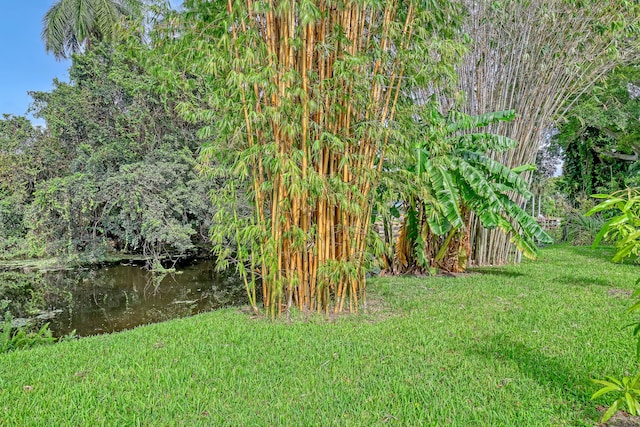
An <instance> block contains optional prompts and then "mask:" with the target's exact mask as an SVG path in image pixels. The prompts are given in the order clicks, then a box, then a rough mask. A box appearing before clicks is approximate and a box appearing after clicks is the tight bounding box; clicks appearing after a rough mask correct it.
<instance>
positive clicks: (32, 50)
mask: <svg viewBox="0 0 640 427" xmlns="http://www.w3.org/2000/svg"><path fill="white" fill-rule="evenodd" d="M3 3H5V4H4V6H3V8H2V14H1V15H0V40H3V43H2V47H1V48H0V58H2V64H1V65H0V115H1V114H4V113H9V114H15V115H23V114H25V113H26V111H27V108H28V107H29V104H30V103H31V98H30V97H29V95H28V94H27V91H31V90H33V91H48V90H51V89H52V88H53V78H54V77H58V78H59V79H60V80H68V78H69V73H68V72H67V69H68V68H69V61H56V60H55V59H54V57H53V55H51V54H47V53H46V52H45V50H44V43H43V42H42V40H41V39H40V31H41V29H42V17H43V16H44V14H45V13H46V12H47V10H48V9H49V8H50V7H51V5H53V4H54V3H55V1H53V0H20V1H6V2H3Z"/></svg>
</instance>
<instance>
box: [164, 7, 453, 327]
mask: <svg viewBox="0 0 640 427" xmlns="http://www.w3.org/2000/svg"><path fill="white" fill-rule="evenodd" d="M185 6H186V12H185V13H184V14H183V15H182V18H181V19H178V18H175V19H170V20H169V21H173V22H179V23H180V25H179V26H177V27H176V26H170V25H167V26H166V27H165V28H166V33H165V34H164V37H162V38H161V39H159V40H158V45H157V52H158V53H159V54H160V55H162V56H160V57H159V58H158V57H156V58H154V60H153V61H154V63H155V64H163V66H162V68H160V67H158V74H159V76H160V77H162V79H163V82H164V86H165V87H168V88H170V87H172V86H174V85H181V84H183V85H187V86H188V85H189V84H190V82H191V81H192V80H190V77H191V76H200V78H202V76H205V77H204V78H205V79H206V80H207V86H206V87H207V91H206V92H204V93H195V94H194V97H193V99H192V100H190V101H188V102H184V103H182V105H181V107H180V109H179V110H180V111H181V113H182V114H183V116H185V117H188V118H191V119H193V120H198V121H201V122H205V123H206V125H205V127H203V128H202V130H201V132H200V134H201V136H202V137H203V138H204V139H205V143H204V146H203V148H202V151H201V153H202V154H201V160H202V163H203V167H204V170H205V171H206V172H207V173H208V174H209V175H210V176H211V177H216V178H218V179H220V180H222V181H224V182H225V183H226V184H227V185H226V188H227V190H228V191H227V195H228V197H229V198H230V199H232V200H235V199H236V197H237V188H238V184H246V194H248V195H249V196H250V197H251V200H252V203H253V208H254V210H253V215H252V216H251V217H250V218H248V219H244V220H239V219H238V217H237V215H236V212H235V211H234V210H233V205H232V209H231V211H230V212H228V211H224V210H222V209H221V210H220V211H219V212H218V213H217V214H216V217H215V218H214V226H213V229H212V239H213V241H214V243H216V254H217V255H218V256H219V257H220V259H222V260H227V259H229V258H231V257H233V258H234V260H235V261H236V266H237V268H238V271H239V272H240V274H241V276H242V277H243V278H244V279H245V281H246V285H247V293H248V295H249V298H250V302H251V304H252V306H253V307H254V310H256V311H257V310H258V308H257V298H256V283H258V281H261V283H262V300H263V302H264V306H265V308H266V311H267V312H268V313H269V314H270V315H273V316H277V315H280V314H281V313H282V312H283V310H287V309H288V308H290V307H292V306H294V305H295V306H297V307H299V308H300V309H302V310H312V311H318V312H327V313H328V312H329V311H333V312H341V311H343V310H345V308H347V307H348V309H349V310H350V311H357V310H358V306H359V305H360V303H361V302H362V300H363V298H364V294H365V270H366V266H367V263H368V262H369V254H368V250H367V249H368V248H367V234H368V230H369V225H370V218H371V211H372V205H373V203H372V202H373V196H374V193H375V188H376V186H377V184H378V181H379V176H380V171H381V169H382V164H383V162H384V161H385V159H386V158H388V157H392V156H394V155H395V154H394V153H395V152H396V150H397V149H398V147H399V146H400V145H402V144H404V142H405V140H406V138H405V136H404V135H405V131H407V132H409V129H407V128H408V127H410V126H413V125H412V120H411V119H412V117H413V114H414V112H415V111H416V108H417V107H416V104H415V103H414V102H413V99H412V97H411V93H412V90H413V88H416V87H427V86H429V85H430V84H434V82H435V83H438V79H439V78H442V79H450V78H451V76H452V74H453V68H452V64H453V63H454V62H455V60H456V58H458V57H459V55H460V53H461V52H462V49H461V47H460V45H459V44H458V43H456V42H454V41H452V40H451V39H450V38H449V37H450V36H451V33H452V25H453V24H455V22H452V21H451V19H457V17H458V16H459V12H460V11H459V10H458V9H457V6H456V5H454V4H452V3H450V2H448V1H432V2H428V3H425V2H420V1H387V2H359V1H348V2H344V1H334V0H314V1H311V0H306V1H301V2H294V1H289V0H279V1H269V2H266V1H252V0H249V1H234V0H229V1H228V2H226V4H224V6H223V4H222V2H204V1H189V2H186V3H185ZM165 64H166V65H173V70H167V69H166V65H165ZM413 122H414V123H415V121H413ZM214 159H216V161H217V162H218V163H213V162H212V161H213V160H214ZM223 194H224V193H223V192H219V193H217V194H215V195H214V203H222V204H228V199H225V198H223ZM221 207H222V206H221ZM230 237H233V239H234V240H235V241H236V242H237V243H238V245H237V246H236V247H235V248H229V247H228V245H227V244H226V242H227V241H228V239H229V238H230ZM225 266H226V263H225V262H223V263H222V264H221V267H225Z"/></svg>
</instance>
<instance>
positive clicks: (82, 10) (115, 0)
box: [42, 0, 142, 59]
mask: <svg viewBox="0 0 640 427" xmlns="http://www.w3.org/2000/svg"><path fill="white" fill-rule="evenodd" d="M141 12H142V0H59V1H58V2H57V3H56V4H54V5H53V6H52V7H51V9H49V11H48V12H47V13H46V15H45V16H44V18H43V20H42V24H43V28H42V40H43V41H44V43H45V48H46V50H47V52H53V55H54V56H55V57H56V59H62V58H68V57H69V56H70V55H71V54H73V53H76V52H80V51H82V50H83V49H89V48H91V44H92V43H93V42H96V41H101V40H110V39H113V37H114V35H115V32H116V26H117V24H118V23H120V22H121V21H122V20H123V19H125V18H129V17H135V16H138V15H140V14H141Z"/></svg>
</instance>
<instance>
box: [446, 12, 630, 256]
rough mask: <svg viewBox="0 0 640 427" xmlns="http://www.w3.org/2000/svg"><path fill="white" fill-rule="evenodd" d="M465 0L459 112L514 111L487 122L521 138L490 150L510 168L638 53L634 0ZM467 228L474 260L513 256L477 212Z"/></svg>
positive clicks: (528, 159) (526, 159) (530, 155)
mask: <svg viewBox="0 0 640 427" xmlns="http://www.w3.org/2000/svg"><path fill="white" fill-rule="evenodd" d="M464 3H465V5H466V6H467V9H468V10H469V17H468V18H467V19H465V21H464V25H463V28H464V31H465V32H466V33H467V34H469V35H470V36H471V38H472V39H473V40H474V45H473V49H472V50H471V51H470V52H469V54H468V55H467V57H466V58H465V60H464V62H463V64H462V65H461V66H460V67H459V69H458V75H459V87H460V89H461V91H463V92H464V93H465V94H466V96H467V102H466V105H465V106H464V108H463V111H465V112H467V113H469V114H471V115H477V114H485V113H489V112H491V111H496V110H507V109H514V110H515V111H516V112H517V114H518V116H519V118H518V119H517V120H514V121H511V122H509V123H500V124H496V125H493V126H491V127H490V131H491V132H493V133H497V134H501V135H505V136H508V137H510V138H513V139H515V140H517V141H518V142H519V144H518V145H517V146H516V147H515V149H513V150H509V151H505V152H501V153H495V154H494V156H493V157H494V158H495V159H496V160H498V161H499V162H501V163H503V164H504V165H506V166H507V167H510V168H514V167H519V166H521V165H524V164H527V163H534V161H535V158H536V154H537V152H538V149H539V147H540V143H541V138H542V135H543V133H544V132H545V131H547V130H548V129H549V127H550V126H553V124H554V123H555V122H558V121H561V120H562V116H563V114H564V112H565V111H566V110H567V109H568V108H569V107H570V106H571V105H572V103H573V102H575V100H576V99H577V97H578V96H579V95H580V94H581V93H584V92H585V91H586V90H587V89H588V88H590V87H591V86H592V85H593V84H595V83H596V82H598V81H599V79H600V78H601V77H602V76H604V75H606V74H607V73H608V72H610V71H611V70H612V69H614V68H615V67H616V66H617V65H619V64H624V63H627V62H629V61H632V60H634V59H636V60H637V58H638V56H639V55H640V49H639V44H638V43H639V42H640V39H639V38H638V30H639V28H638V22H639V21H638V19H639V18H638V17H639V16H640V5H639V4H638V2H635V1H627V0H605V1H595V0H588V1H566V0H550V1H525V0H513V1H507V2H499V3H498V2H491V1H470V0H464ZM521 201H522V199H519V200H518V202H521ZM471 230H472V236H471V240H472V254H471V258H470V261H471V262H472V263H474V264H503V263H505V262H507V261H508V260H510V259H513V258H514V250H513V246H511V245H510V244H509V240H508V236H506V235H505V234H503V233H500V232H498V231H495V230H488V229H486V228H484V227H483V226H482V224H481V221H480V219H479V217H477V216H474V220H473V224H472V226H471Z"/></svg>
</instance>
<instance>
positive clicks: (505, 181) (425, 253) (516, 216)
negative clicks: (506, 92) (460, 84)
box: [390, 110, 551, 273]
mask: <svg viewBox="0 0 640 427" xmlns="http://www.w3.org/2000/svg"><path fill="white" fill-rule="evenodd" d="M514 117H515V112H514V111H513V110H508V111H497V112H493V113H487V114H482V115H477V116H471V115H467V114H463V113H460V112H455V111H453V112H450V113H449V114H448V115H446V116H445V115H442V114H440V113H437V112H436V113H434V112H433V111H432V112H431V114H430V116H429V120H428V121H426V120H425V121H424V126H422V129H423V134H422V135H421V137H420V138H417V139H416V140H415V142H414V145H413V147H412V157H411V161H410V165H411V166H410V167H409V168H407V169H406V171H405V172H406V173H407V176H406V177H405V178H404V179H403V180H402V182H403V188H404V189H405V191H404V192H403V195H404V199H405V216H404V219H403V222H402V226H401V228H400V230H399V235H398V239H397V242H396V246H395V258H394V263H393V266H392V268H390V270H392V271H393V272H394V273H407V272H421V273H424V272H432V271H433V269H434V268H440V269H444V270H448V271H452V272H457V271H461V270H464V268H465V266H466V260H467V257H468V255H469V251H470V248H469V244H468V239H469V233H470V230H469V229H468V228H469V216H470V213H472V212H473V213H474V214H476V215H477V216H478V217H479V218H480V220H481V222H482V225H483V226H484V227H485V228H489V229H491V228H496V227H497V228H499V229H500V230H502V231H503V232H504V233H507V234H509V235H510V236H511V237H510V238H511V241H512V242H513V243H514V244H515V245H516V247H517V248H518V250H520V251H521V252H522V254H523V255H524V256H526V257H529V258H535V256H536V253H537V244H536V242H540V243H550V242H551V238H550V237H549V235H548V234H547V233H545V232H544V230H543V229H542V228H541V227H540V226H539V225H538V223H537V222H536V221H535V219H533V218H532V217H531V216H529V215H528V214H527V213H526V212H525V211H524V210H523V209H522V208H520V206H519V205H518V204H517V203H516V202H514V201H513V198H516V197H521V198H525V199H528V198H530V197H531V193H530V192H529V189H528V183H527V181H526V180H525V179H524V178H523V177H522V174H523V173H524V172H526V171H530V170H533V169H534V168H535V166H533V165H524V166H522V167H519V168H514V169H510V168H508V167H506V166H504V165H503V164H502V163H500V162H499V161H497V160H494V159H493V158H492V157H491V155H490V153H500V152H503V151H506V150H509V149H511V148H513V147H515V146H516V144H517V142H516V141H514V140H513V139H510V138H507V137H504V136H501V135H495V134H491V133H480V132H476V130H477V129H478V128H483V127H486V126H488V125H490V124H493V123H497V122H500V121H510V120H513V118H514Z"/></svg>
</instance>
